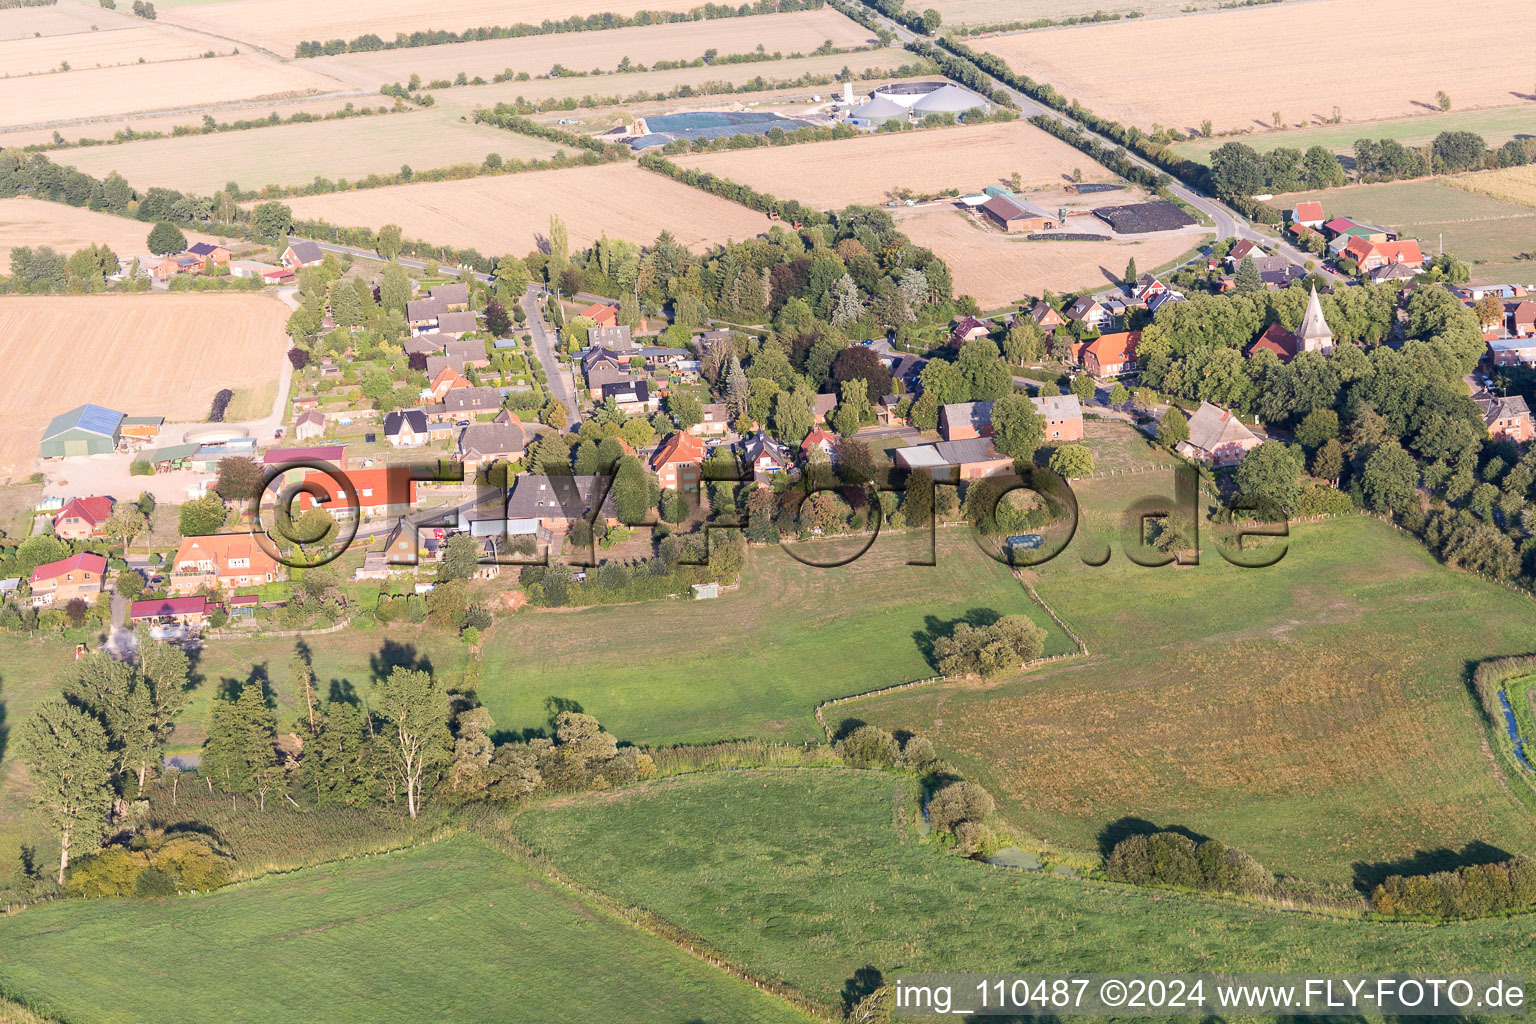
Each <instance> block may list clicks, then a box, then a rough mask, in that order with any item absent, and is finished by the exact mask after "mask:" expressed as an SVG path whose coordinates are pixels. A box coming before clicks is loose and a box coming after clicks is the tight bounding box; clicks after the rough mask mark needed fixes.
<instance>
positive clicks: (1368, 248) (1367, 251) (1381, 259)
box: [1340, 237, 1424, 271]
mask: <svg viewBox="0 0 1536 1024" xmlns="http://www.w3.org/2000/svg"><path fill="white" fill-rule="evenodd" d="M1340 257H1341V258H1344V259H1352V260H1354V261H1355V265H1356V266H1357V267H1359V268H1360V269H1361V270H1364V271H1372V270H1376V269H1379V268H1381V267H1385V266H1387V265H1388V264H1392V263H1401V264H1402V265H1403V266H1405V267H1420V266H1423V265H1424V253H1423V252H1422V251H1421V250H1420V249H1419V243H1418V241H1417V240H1415V239H1412V238H1408V239H1404V240H1403V241H1400V242H1373V241H1367V240H1366V239H1364V238H1358V237H1355V238H1351V239H1350V240H1349V243H1348V244H1347V245H1345V246H1344V251H1343V252H1342V253H1340Z"/></svg>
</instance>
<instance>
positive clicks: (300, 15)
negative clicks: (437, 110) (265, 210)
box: [160, 0, 695, 57]
mask: <svg viewBox="0 0 1536 1024" xmlns="http://www.w3.org/2000/svg"><path fill="white" fill-rule="evenodd" d="M692 6H695V5H694V4H693V3H692V2H691V0H539V2H538V3H531V2H529V0H514V2H511V3H508V2H506V0H443V2H441V3H434V4H429V5H425V6H423V5H422V4H419V3H415V2H414V0H325V2H324V3H315V2H313V0H225V2H223V3H208V4H196V5H191V6H185V7H176V8H173V9H170V10H166V11H165V12H164V13H162V14H161V16H160V20H161V21H167V22H171V23H172V24H176V25H186V26H187V27H189V28H195V29H198V30H200V31H203V32H209V33H212V34H214V35H219V36H228V37H229V38H231V39H239V40H241V41H242V42H248V43H252V44H254V45H257V46H262V47H265V48H266V49H269V50H272V51H274V52H276V53H278V54H280V55H281V56H284V57H291V56H293V49H294V47H295V46H297V45H298V44H299V43H301V42H307V41H309V40H314V39H318V40H321V41H322V42H323V41H325V40H329V39H355V38H356V37H357V36H360V35H362V34H363V33H365V32H372V33H374V34H375V35H378V36H380V37H381V38H383V39H386V40H391V41H392V40H393V39H394V38H395V34H396V33H399V32H405V33H410V32H424V31H430V30H441V31H448V32H462V31H464V30H465V29H466V28H479V27H481V26H491V25H516V24H519V23H524V22H526V23H529V24H534V25H537V24H540V23H541V22H543V21H545V20H549V21H565V20H566V19H567V18H569V17H571V15H573V14H575V15H582V16H585V15H588V14H599V13H611V14H622V15H626V16H627V15H631V14H634V13H635V12H636V11H641V10H646V11H686V10H688V9H689V8H690V7H692Z"/></svg>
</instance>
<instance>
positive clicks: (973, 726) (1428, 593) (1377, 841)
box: [839, 482, 1536, 882]
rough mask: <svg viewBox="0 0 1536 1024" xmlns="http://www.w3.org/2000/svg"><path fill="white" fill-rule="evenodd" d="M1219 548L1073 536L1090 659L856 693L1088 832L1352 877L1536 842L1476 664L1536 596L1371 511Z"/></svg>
mask: <svg viewBox="0 0 1536 1024" xmlns="http://www.w3.org/2000/svg"><path fill="white" fill-rule="evenodd" d="M1097 486H1098V483H1097V482H1092V483H1087V484H1084V485H1082V488H1081V489H1080V494H1082V493H1086V494H1088V495H1091V494H1092V493H1093V489H1094V488H1095V487H1097ZM1205 548H1206V550H1205V554H1204V558H1203V560H1202V563H1201V565H1200V566H1198V567H1195V568H1182V569H1173V568H1162V569H1146V568H1141V567H1138V566H1133V565H1131V564H1130V563H1128V562H1127V561H1125V560H1124V559H1123V558H1121V557H1119V556H1118V555H1117V556H1116V557H1115V558H1114V559H1113V560H1111V562H1110V563H1109V564H1108V565H1106V566H1104V567H1102V568H1091V567H1087V566H1084V565H1082V564H1081V563H1080V561H1079V560H1078V559H1076V558H1074V557H1072V552H1071V550H1069V551H1068V552H1067V553H1066V555H1065V556H1064V557H1061V558H1058V559H1056V560H1055V561H1053V562H1051V563H1049V564H1048V565H1046V566H1044V567H1042V568H1041V569H1040V570H1039V573H1038V575H1039V582H1038V590H1039V592H1040V596H1041V598H1042V599H1043V600H1045V601H1046V602H1047V603H1048V604H1050V605H1051V606H1052V607H1053V608H1054V609H1055V610H1056V612H1057V614H1059V615H1061V616H1062V617H1063V619H1065V620H1066V622H1067V623H1068V624H1070V625H1071V626H1072V627H1073V628H1074V629H1076V630H1077V631H1078V632H1079V633H1080V634H1081V635H1082V636H1083V639H1084V640H1085V641H1086V642H1087V644H1088V647H1089V649H1090V650H1091V651H1092V652H1093V656H1092V657H1091V658H1090V659H1085V660H1081V661H1075V662H1070V663H1066V664H1064V665H1062V666H1047V667H1046V668H1044V669H1042V670H1040V671H1037V672H1034V673H1031V674H1029V675H1027V676H1020V677H1017V678H1012V679H1005V680H1004V681H1002V682H1000V683H998V684H997V685H994V686H989V687H986V688H969V689H966V688H959V687H944V688H940V687H934V688H923V689H920V690H913V691H908V692H905V693H900V694H894V695H891V696H888V697H882V698H873V699H871V700H868V701H860V702H858V703H856V704H852V705H846V706H844V707H842V708H840V709H839V710H841V711H843V712H845V713H847V714H849V715H856V716H858V717H860V718H863V719H866V720H868V721H873V722H877V723H879V724H881V725H884V726H886V727H887V728H890V727H893V726H898V725H899V726H901V727H903V728H908V729H911V730H913V731H915V732H918V733H921V734H924V735H928V736H930V737H931V738H932V739H933V741H934V742H935V744H936V745H938V746H939V748H940V750H941V751H942V752H943V753H944V754H945V755H946V756H949V757H952V758H953V759H954V760H955V762H956V764H957V765H959V766H960V767H961V770H962V771H963V772H964V773H965V774H966V775H967V776H969V777H972V778H974V779H975V780H976V781H978V782H981V783H982V784H983V785H986V786H987V787H988V788H989V789H990V790H991V791H992V792H993V793H994V794H995V795H996V796H997V797H998V798H999V801H1000V805H1001V807H1002V809H1003V811H1004V813H1005V815H1006V816H1007V818H1008V820H1009V821H1010V822H1011V823H1013V824H1014V825H1015V826H1017V827H1018V828H1019V829H1020V830H1022V831H1023V833H1024V834H1026V835H1029V836H1033V837H1036V838H1037V839H1039V840H1042V841H1044V842H1047V843H1054V844H1059V845H1064V846H1068V847H1074V848H1078V849H1084V848H1092V847H1094V846H1095V845H1096V844H1097V843H1098V841H1099V838H1100V835H1101V833H1102V831H1103V830H1104V829H1105V828H1106V826H1109V825H1110V824H1111V823H1112V822H1115V821H1117V820H1118V819H1122V818H1140V819H1146V820H1148V821H1151V822H1153V823H1155V824H1157V825H1158V826H1160V827H1162V826H1180V827H1185V828H1189V829H1192V830H1194V831H1196V832H1199V833H1203V834H1206V835H1211V836H1216V837H1218V838H1220V839H1222V840H1223V841H1225V842H1228V843H1231V844H1233V845H1236V846H1239V847H1242V848H1243V849H1245V850H1247V851H1248V852H1250V853H1252V854H1253V855H1254V856H1256V857H1258V858H1259V859H1260V860H1261V861H1263V862H1264V863H1265V864H1266V865H1268V866H1269V867H1271V868H1273V869H1275V870H1279V871H1284V872H1287V873H1290V874H1295V875H1299V876H1302V877H1307V878H1322V879H1327V880H1330V881H1336V882H1370V881H1373V880H1376V879H1377V878H1379V876H1380V874H1381V873H1382V866H1383V865H1384V864H1387V863H1390V862H1395V861H1399V860H1406V859H1411V858H1413V857H1414V856H1415V855H1419V854H1425V855H1427V854H1428V852H1429V851H1442V853H1443V852H1444V851H1446V850H1456V849H1460V848H1461V847H1462V846H1464V845H1465V844H1468V843H1474V842H1485V843H1489V844H1492V845H1493V846H1495V847H1498V848H1500V849H1505V850H1508V851H1510V852H1511V853H1528V852H1531V851H1532V850H1533V849H1536V823H1533V822H1532V820H1531V817H1530V814H1529V810H1528V809H1527V808H1525V807H1524V806H1522V805H1521V804H1520V802H1519V801H1518V800H1517V799H1516V798H1515V797H1514V796H1513V795H1511V793H1510V792H1509V791H1508V789H1507V788H1506V786H1505V785H1503V784H1502V782H1501V780H1500V779H1499V778H1498V777H1497V769H1496V767H1495V765H1494V763H1493V761H1492V760H1491V759H1490V757H1489V755H1488V754H1487V752H1486V750H1485V749H1484V734H1483V731H1482V726H1481V724H1480V720H1479V717H1478V714H1477V711H1476V709H1475V706H1474V702H1473V699H1472V698H1471V697H1470V696H1469V694H1468V690H1467V686H1466V683H1465V682H1464V679H1463V677H1464V674H1465V673H1466V672H1467V666H1468V665H1470V664H1471V663H1473V662H1474V661H1477V660H1480V659H1483V658H1487V657H1492V656H1497V655H1499V654H1504V653H1523V652H1525V651H1527V650H1529V648H1530V637H1529V631H1528V630H1527V629H1526V628H1525V626H1524V623H1525V622H1527V621H1528V619H1529V607H1528V603H1527V599H1525V598H1523V597H1520V596H1519V595H1516V594H1512V593H1510V592H1509V591H1507V590H1504V589H1502V588H1500V587H1496V586H1493V585H1490V584H1488V583H1485V582H1483V581H1481V580H1479V579H1477V578H1475V577H1473V576H1469V575H1466V574H1462V573H1457V572H1454V571H1451V570H1448V569H1446V568H1444V567H1442V566H1440V565H1438V564H1437V563H1436V562H1435V561H1434V560H1433V559H1432V558H1431V557H1430V556H1429V555H1428V554H1427V553H1426V552H1425V551H1424V550H1423V549H1422V548H1421V547H1420V546H1419V545H1418V544H1417V543H1415V542H1414V541H1412V540H1409V539H1407V538H1404V537H1402V536H1401V535H1399V534H1397V533H1396V532H1394V531H1393V530H1391V528H1389V527H1387V526H1384V525H1382V524H1380V523H1377V522H1375V521H1374V520H1369V519H1350V520H1339V521H1335V522H1331V523H1325V524H1319V525H1310V526H1294V527H1292V539H1291V541H1290V549H1289V552H1288V553H1287V554H1286V555H1285V557H1284V559H1283V560H1282V561H1281V562H1280V563H1279V564H1278V565H1276V566H1273V567H1270V568H1267V569H1251V570H1244V569H1238V568H1236V567H1234V566H1231V565H1228V564H1227V563H1226V562H1225V561H1223V560H1222V559H1221V558H1220V557H1219V556H1218V555H1217V554H1216V552H1215V551H1214V550H1213V549H1212V548H1211V544H1210V540H1209V538H1207V542H1206V544H1205ZM1426 622H1434V623H1435V628H1434V629H1433V630H1427V629H1425V628H1424V623H1426ZM1365 637H1369V638H1370V640H1369V642H1366V641H1364V640H1362V638H1365Z"/></svg>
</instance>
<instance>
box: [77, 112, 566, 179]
mask: <svg viewBox="0 0 1536 1024" xmlns="http://www.w3.org/2000/svg"><path fill="white" fill-rule="evenodd" d="M559 148H560V147H558V146H556V145H555V144H554V143H551V142H545V141H544V140H542V139H535V138H531V137H529V136H527V135H518V134H516V133H514V132H507V131H502V130H501V129H499V128H492V127H490V126H488V125H481V124H470V123H467V122H464V121H458V120H448V119H446V118H444V117H443V116H442V115H440V114H437V113H435V112H433V111H432V110H431V109H426V110H420V111H412V112H410V113H407V114H387V115H385V116H383V117H378V116H371V117H357V118H348V119H347V120H344V121H323V122H311V123H308V124H290V125H280V126H277V127H273V128H262V129H253V130H251V131H244V132H226V133H220V134H214V135H193V136H184V137H182V138H174V139H149V140H146V141H143V142H128V143H124V144H122V145H118V146H101V147H91V148H89V149H74V150H68V151H66V152H61V153H57V154H55V159H56V160H58V162H59V163H65V164H73V165H74V166H75V167H78V168H79V169H80V170H82V171H85V172H86V173H87V174H94V175H96V176H97V177H105V176H106V174H107V173H108V172H110V171H117V172H118V173H119V174H121V175H122V176H123V177H125V178H127V179H128V181H129V182H130V183H131V184H133V185H136V186H139V187H141V188H146V187H148V186H150V185H160V186H164V187H166V188H175V189H181V190H183V191H192V192H199V193H204V194H206V193H210V192H216V191H218V190H219V189H221V188H223V187H224V184H225V182H229V181H237V182H239V183H240V184H241V185H242V186H244V187H246V188H260V187H262V186H263V185H297V184H302V183H304V182H308V181H312V180H314V178H315V177H316V176H317V175H319V176H321V177H326V178H331V179H337V178H348V179H354V180H355V179H357V178H362V177H366V176H367V175H369V174H386V173H394V172H396V171H398V170H399V169H400V165H401V164H410V165H411V166H412V167H415V168H418V169H425V168H429V167H446V166H448V165H449V164H456V163H465V162H471V163H476V164H478V163H480V162H481V161H482V160H484V159H485V157H486V154H488V153H499V154H501V156H502V157H503V158H507V159H511V158H516V159H519V160H534V159H543V158H546V157H550V156H553V155H554V154H555V152H556V151H557V150H558V149H559Z"/></svg>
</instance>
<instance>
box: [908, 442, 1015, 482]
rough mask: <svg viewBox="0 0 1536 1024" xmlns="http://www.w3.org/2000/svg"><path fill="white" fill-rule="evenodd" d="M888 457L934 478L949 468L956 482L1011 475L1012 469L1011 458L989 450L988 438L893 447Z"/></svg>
mask: <svg viewBox="0 0 1536 1024" xmlns="http://www.w3.org/2000/svg"><path fill="white" fill-rule="evenodd" d="M892 454H893V455H894V457H895V460H896V465H897V466H898V467H900V468H902V469H909V470H919V469H926V470H928V471H929V472H930V473H931V474H932V475H933V476H935V477H941V476H943V475H944V474H946V473H948V471H949V470H950V469H958V470H959V471H960V479H962V480H975V479H978V478H980V477H984V476H993V475H995V474H997V473H1007V472H1011V471H1012V469H1013V459H1011V458H1009V457H1008V456H1006V455H1002V454H1000V453H999V452H998V450H997V449H996V448H994V447H992V441H991V439H990V438H986V437H973V438H969V439H967V440H963V441H940V442H938V443H937V444H921V445H914V446H912V447H909V448H897V449H896V450H895V452H893V453H892Z"/></svg>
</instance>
